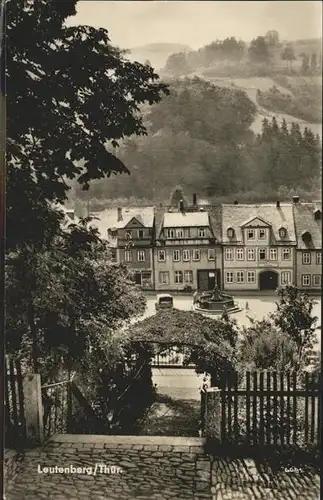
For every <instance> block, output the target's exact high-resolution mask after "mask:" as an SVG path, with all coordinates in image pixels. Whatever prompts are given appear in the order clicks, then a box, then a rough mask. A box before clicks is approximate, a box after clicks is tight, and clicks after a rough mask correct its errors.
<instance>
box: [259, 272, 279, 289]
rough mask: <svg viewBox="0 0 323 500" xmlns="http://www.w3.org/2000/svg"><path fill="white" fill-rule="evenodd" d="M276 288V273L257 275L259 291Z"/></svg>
mask: <svg viewBox="0 0 323 500" xmlns="http://www.w3.org/2000/svg"><path fill="white" fill-rule="evenodd" d="M277 288H278V273H276V271H262V272H261V273H259V289H260V290H276V289H277Z"/></svg>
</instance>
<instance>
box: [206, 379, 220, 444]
mask: <svg viewBox="0 0 323 500" xmlns="http://www.w3.org/2000/svg"><path fill="white" fill-rule="evenodd" d="M205 398H206V405H205V408H206V411H205V416H204V418H205V437H206V438H212V439H215V440H217V441H219V442H221V440H222V436H221V418H222V409H221V406H222V404H221V389H219V388H218V387H210V388H208V389H206V392H205Z"/></svg>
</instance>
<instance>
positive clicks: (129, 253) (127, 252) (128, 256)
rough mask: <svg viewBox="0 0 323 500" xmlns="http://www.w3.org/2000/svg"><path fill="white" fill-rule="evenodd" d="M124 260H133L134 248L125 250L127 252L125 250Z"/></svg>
mask: <svg viewBox="0 0 323 500" xmlns="http://www.w3.org/2000/svg"><path fill="white" fill-rule="evenodd" d="M124 260H125V261H126V262H132V250H125V252H124Z"/></svg>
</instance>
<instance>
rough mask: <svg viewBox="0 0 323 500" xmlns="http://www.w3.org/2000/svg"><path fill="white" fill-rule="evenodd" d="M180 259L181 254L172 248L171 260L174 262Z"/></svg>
mask: <svg viewBox="0 0 323 500" xmlns="http://www.w3.org/2000/svg"><path fill="white" fill-rule="evenodd" d="M180 260H181V254H180V251H179V250H174V251H173V261H174V262H179V261H180Z"/></svg>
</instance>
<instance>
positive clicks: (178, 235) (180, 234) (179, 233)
mask: <svg viewBox="0 0 323 500" xmlns="http://www.w3.org/2000/svg"><path fill="white" fill-rule="evenodd" d="M176 238H184V229H176Z"/></svg>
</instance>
